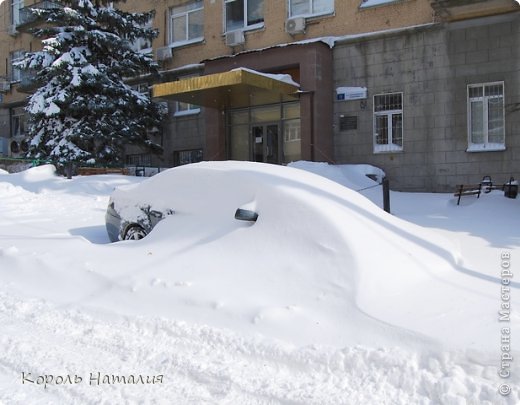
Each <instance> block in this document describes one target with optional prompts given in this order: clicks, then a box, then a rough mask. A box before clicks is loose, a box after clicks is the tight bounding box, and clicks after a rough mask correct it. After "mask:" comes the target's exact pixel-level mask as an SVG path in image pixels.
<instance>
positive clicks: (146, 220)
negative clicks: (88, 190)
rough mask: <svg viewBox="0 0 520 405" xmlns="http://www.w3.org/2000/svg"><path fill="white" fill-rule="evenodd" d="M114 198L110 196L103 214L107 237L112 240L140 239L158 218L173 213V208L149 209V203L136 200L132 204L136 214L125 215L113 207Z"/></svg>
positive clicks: (160, 218) (114, 203)
mask: <svg viewBox="0 0 520 405" xmlns="http://www.w3.org/2000/svg"><path fill="white" fill-rule="evenodd" d="M116 200H117V199H114V198H113V197H111V198H110V201H109V203H108V208H107V212H106V215H105V224H106V228H107V233H108V237H109V238H110V241H112V242H116V241H118V240H138V239H142V238H144V237H145V236H146V235H148V234H149V233H150V231H151V230H152V229H153V227H154V226H155V225H157V223H158V222H159V221H160V220H162V219H164V218H165V217H166V216H167V215H172V214H173V213H174V211H173V210H165V211H157V210H154V209H151V206H150V205H147V204H139V203H138V202H136V204H135V206H134V207H135V212H136V215H128V216H125V214H124V213H123V214H121V213H120V212H118V210H117V209H116V208H115V207H116ZM127 211H128V210H127Z"/></svg>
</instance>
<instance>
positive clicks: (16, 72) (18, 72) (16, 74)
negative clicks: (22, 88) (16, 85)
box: [11, 51, 25, 82]
mask: <svg viewBox="0 0 520 405" xmlns="http://www.w3.org/2000/svg"><path fill="white" fill-rule="evenodd" d="M24 56H25V51H14V52H11V81H13V82H19V81H21V80H22V75H23V71H22V69H20V68H18V67H16V66H15V65H14V64H15V63H16V62H20V61H22V60H23V58H24Z"/></svg>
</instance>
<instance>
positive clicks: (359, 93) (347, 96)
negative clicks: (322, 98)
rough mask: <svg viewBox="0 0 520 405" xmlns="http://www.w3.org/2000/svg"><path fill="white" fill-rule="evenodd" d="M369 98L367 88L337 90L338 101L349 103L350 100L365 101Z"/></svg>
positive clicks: (339, 88) (342, 88) (341, 88)
mask: <svg viewBox="0 0 520 405" xmlns="http://www.w3.org/2000/svg"><path fill="white" fill-rule="evenodd" d="M366 98H367V88H366V87H337V88H336V100H338V101H349V100H364V99H366Z"/></svg>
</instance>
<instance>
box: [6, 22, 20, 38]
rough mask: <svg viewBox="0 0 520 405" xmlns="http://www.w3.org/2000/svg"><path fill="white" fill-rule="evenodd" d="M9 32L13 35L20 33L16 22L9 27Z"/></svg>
mask: <svg viewBox="0 0 520 405" xmlns="http://www.w3.org/2000/svg"><path fill="white" fill-rule="evenodd" d="M7 33H8V34H9V35H11V36H12V37H14V36H16V35H18V31H17V30H16V24H11V25H10V26H9V28H8V29H7Z"/></svg>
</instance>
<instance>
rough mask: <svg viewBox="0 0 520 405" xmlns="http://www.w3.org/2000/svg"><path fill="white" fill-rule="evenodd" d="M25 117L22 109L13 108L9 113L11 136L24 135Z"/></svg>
mask: <svg viewBox="0 0 520 405" xmlns="http://www.w3.org/2000/svg"><path fill="white" fill-rule="evenodd" d="M26 126H27V115H26V113H25V109H24V108H23V107H18V108H13V109H12V113H11V136H12V137H18V136H22V135H25V131H26Z"/></svg>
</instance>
